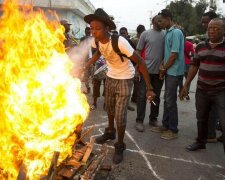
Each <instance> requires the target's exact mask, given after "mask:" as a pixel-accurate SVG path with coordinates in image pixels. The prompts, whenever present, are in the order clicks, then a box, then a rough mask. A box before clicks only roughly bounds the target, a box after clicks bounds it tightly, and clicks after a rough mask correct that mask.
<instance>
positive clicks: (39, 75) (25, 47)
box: [0, 0, 89, 180]
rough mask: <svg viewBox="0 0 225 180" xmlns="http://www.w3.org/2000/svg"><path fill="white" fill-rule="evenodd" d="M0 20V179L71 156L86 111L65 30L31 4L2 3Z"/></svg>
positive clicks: (31, 174) (43, 171) (37, 171)
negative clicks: (65, 42)
mask: <svg viewBox="0 0 225 180" xmlns="http://www.w3.org/2000/svg"><path fill="white" fill-rule="evenodd" d="M2 12H3V15H2V16H1V18H0V78H1V85H0V100H1V105H0V106H1V108H0V115H1V121H0V133H1V136H0V146H1V150H0V151H1V152H0V154H1V156H0V179H16V178H17V176H18V172H19V169H20V167H21V165H22V164H23V165H22V166H24V167H26V172H27V174H26V175H27V178H28V179H32V180H34V179H40V176H42V175H47V173H48V169H49V167H50V164H51V160H52V156H53V154H54V152H55V151H57V152H59V154H58V155H59V156H58V158H57V159H58V163H61V162H62V161H63V160H64V159H66V157H68V156H70V155H72V148H71V147H72V145H73V143H74V142H75V140H76V138H77V134H76V133H73V132H74V131H75V129H76V127H77V125H79V124H82V123H83V121H84V120H85V119H86V118H87V115H88V111H89V107H88V104H87V100H86V97H85V96H84V95H83V94H82V93H81V90H80V86H81V83H80V81H79V80H78V79H74V78H72V76H71V75H70V71H71V69H72V67H73V64H72V63H71V61H70V60H69V59H68V56H67V55H66V53H65V48H64V46H63V40H64V35H63V34H64V29H63V27H62V26H61V25H60V24H59V22H58V20H57V18H56V20H52V21H49V20H48V19H47V18H46V17H45V16H44V13H43V12H42V11H41V10H39V11H34V10H33V8H32V7H31V6H24V7H19V6H18V5H17V1H16V0H6V1H5V2H4V5H3V6H2Z"/></svg>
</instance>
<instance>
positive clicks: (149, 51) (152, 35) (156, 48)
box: [135, 16, 165, 132]
mask: <svg viewBox="0 0 225 180" xmlns="http://www.w3.org/2000/svg"><path fill="white" fill-rule="evenodd" d="M159 18H160V17H159V16H155V17H154V18H153V19H152V24H153V29H151V30H148V31H145V32H143V33H142V35H141V37H140V40H139V42H138V45H137V51H138V52H139V53H140V54H141V53H142V51H143V49H145V63H146V66H147V68H148V73H149V77H150V79H151V84H152V87H153V89H154V92H155V93H156V97H155V100H154V102H155V104H151V114H150V116H149V125H152V126H157V118H158V115H159V104H160V93H161V89H162V85H163V80H161V79H159V67H160V64H161V63H162V61H163V57H164V42H165V31H164V30H162V27H161V26H160V25H159ZM145 94H146V85H145V81H144V78H143V76H142V75H141V76H140V81H139V87H138V95H137V118H136V122H137V123H136V126H135V127H136V130H137V131H139V132H143V131H144V125H143V122H144V119H145V111H146V96H145Z"/></svg>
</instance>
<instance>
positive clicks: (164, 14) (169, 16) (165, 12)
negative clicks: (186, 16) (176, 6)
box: [158, 9, 173, 20]
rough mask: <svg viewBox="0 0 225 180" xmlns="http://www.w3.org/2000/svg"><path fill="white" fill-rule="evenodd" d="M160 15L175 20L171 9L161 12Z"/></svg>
mask: <svg viewBox="0 0 225 180" xmlns="http://www.w3.org/2000/svg"><path fill="white" fill-rule="evenodd" d="M158 15H161V16H162V17H167V18H170V19H171V20H172V19H173V15H172V13H171V12H170V10H169V9H163V10H161V11H160V12H159V13H158Z"/></svg>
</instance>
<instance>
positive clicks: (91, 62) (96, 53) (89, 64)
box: [83, 50, 101, 70]
mask: <svg viewBox="0 0 225 180" xmlns="http://www.w3.org/2000/svg"><path fill="white" fill-rule="evenodd" d="M100 56H101V53H100V52H99V50H97V51H96V52H95V53H94V55H93V56H92V57H91V58H89V60H88V61H87V63H86V64H85V65H84V67H83V69H84V70H85V69H88V68H89V67H90V66H91V65H92V64H94V63H95V62H96V61H97V60H98V59H99V58H100Z"/></svg>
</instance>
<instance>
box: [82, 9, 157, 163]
mask: <svg viewBox="0 0 225 180" xmlns="http://www.w3.org/2000/svg"><path fill="white" fill-rule="evenodd" d="M84 20H85V21H86V22H87V23H88V24H90V27H91V33H92V35H93V37H94V38H95V42H93V45H92V46H93V48H97V51H96V52H95V54H94V55H93V57H92V58H91V59H90V60H89V61H88V63H87V64H86V66H85V67H86V68H88V67H89V66H90V65H91V64H93V63H95V62H96V61H97V60H98V59H99V57H100V56H101V55H103V56H104V58H105V60H106V63H107V65H108V72H107V77H106V82H105V109H106V111H107V114H108V123H109V125H108V128H106V129H105V132H104V134H103V135H102V136H100V137H98V138H96V143H98V144H103V143H105V142H106V141H107V140H113V139H115V132H116V130H115V128H114V119H115V121H116V125H117V134H118V142H117V143H115V153H114V155H113V162H114V163H115V164H118V163H120V162H121V161H122V160H123V151H124V150H125V149H126V145H125V143H124V142H123V139H124V134H125V129H126V119H127V106H128V102H129V99H130V95H131V90H132V86H133V77H134V66H133V65H132V63H131V62H130V60H129V59H131V60H132V61H134V62H135V63H137V64H138V65H139V66H140V70H141V73H142V74H143V76H144V79H145V82H146V88H147V92H146V96H147V98H148V100H149V101H150V102H151V101H152V100H153V98H154V96H155V94H154V92H153V91H152V88H151V86H150V80H149V76H148V71H147V68H146V65H145V63H144V61H143V59H142V58H141V57H140V56H139V55H138V54H137V53H135V51H134V49H133V48H132V47H131V45H130V44H129V43H128V41H127V40H126V39H125V38H123V37H122V36H120V37H119V39H118V47H119V49H120V51H121V52H122V53H123V54H125V55H126V56H127V57H128V58H129V59H128V58H125V57H124V59H123V61H121V58H120V56H119V55H118V54H117V53H116V52H115V51H114V50H113V48H112V42H111V35H110V33H109V32H110V31H111V30H113V29H115V28H116V25H115V24H114V22H113V21H112V20H111V19H110V17H109V15H108V14H107V13H106V12H105V11H104V10H103V9H101V8H99V9H97V10H96V11H95V12H94V14H89V15H87V16H85V17H84Z"/></svg>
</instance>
